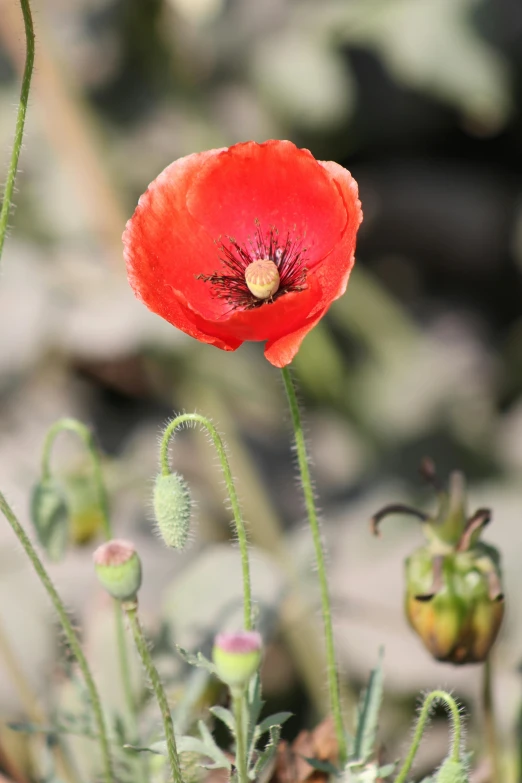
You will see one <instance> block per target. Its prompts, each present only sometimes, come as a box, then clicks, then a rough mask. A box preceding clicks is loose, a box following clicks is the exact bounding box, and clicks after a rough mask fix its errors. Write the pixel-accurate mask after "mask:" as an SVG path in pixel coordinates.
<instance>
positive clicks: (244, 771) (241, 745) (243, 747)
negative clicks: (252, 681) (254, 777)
mask: <svg viewBox="0 0 522 783" xmlns="http://www.w3.org/2000/svg"><path fill="white" fill-rule="evenodd" d="M231 695H232V708H233V711H234V720H235V724H236V736H235V740H236V762H235V763H236V770H237V783H248V760H247V732H248V725H247V722H246V721H247V712H246V709H245V707H246V704H245V698H246V690H245V688H238V689H237V690H234V689H232V690H231Z"/></svg>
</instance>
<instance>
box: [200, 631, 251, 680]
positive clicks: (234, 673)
mask: <svg viewBox="0 0 522 783" xmlns="http://www.w3.org/2000/svg"><path fill="white" fill-rule="evenodd" d="M262 647H263V641H262V639H261V634H259V633H257V632H256V631H240V632H238V633H220V634H218V635H217V636H216V638H215V641H214V648H213V650H212V659H213V661H214V664H215V667H216V674H217V676H218V677H219V679H220V680H222V681H223V682H224V683H225V684H226V685H228V686H229V687H231V688H237V687H243V686H245V685H246V684H247V683H248V681H249V680H250V678H251V677H252V675H253V674H255V673H256V671H257V670H258V668H259V664H260V663H261V651H262Z"/></svg>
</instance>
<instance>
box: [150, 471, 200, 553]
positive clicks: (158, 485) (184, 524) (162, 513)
mask: <svg viewBox="0 0 522 783" xmlns="http://www.w3.org/2000/svg"><path fill="white" fill-rule="evenodd" d="M153 502H154V516H155V517H156V522H157V523H158V529H159V532H160V533H161V537H162V538H163V540H164V542H165V543H166V545H167V546H169V547H173V548H174V549H183V547H184V546H185V544H186V543H187V538H188V534H189V530H190V516H191V513H192V497H191V494H190V488H189V486H188V484H187V482H186V481H185V479H184V478H183V476H181V475H180V474H179V473H168V474H167V475H163V474H159V475H158V476H157V478H156V482H155V484H154V500H153Z"/></svg>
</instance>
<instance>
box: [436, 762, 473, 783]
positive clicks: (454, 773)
mask: <svg viewBox="0 0 522 783" xmlns="http://www.w3.org/2000/svg"><path fill="white" fill-rule="evenodd" d="M468 781H469V776H468V773H467V770H466V768H465V766H464V764H463V763H462V762H461V761H453V760H452V759H446V761H445V762H444V764H443V765H442V767H441V768H440V769H439V771H438V772H437V777H436V778H435V783H468Z"/></svg>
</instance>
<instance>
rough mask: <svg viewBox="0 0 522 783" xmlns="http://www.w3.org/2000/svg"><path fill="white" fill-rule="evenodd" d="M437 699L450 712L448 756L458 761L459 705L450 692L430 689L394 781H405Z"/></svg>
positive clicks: (460, 730) (459, 736) (460, 726)
mask: <svg viewBox="0 0 522 783" xmlns="http://www.w3.org/2000/svg"><path fill="white" fill-rule="evenodd" d="M437 701H442V702H443V703H444V705H445V706H446V707H447V709H448V710H449V711H450V712H451V722H452V729H453V733H452V746H451V753H450V758H451V760H452V761H455V762H458V761H460V743H461V735H462V725H461V720H460V712H459V706H458V704H457V702H456V701H455V699H454V698H453V696H450V694H449V693H447V692H446V691H431V693H428V695H427V696H426V698H425V699H424V702H423V704H422V708H421V711H420V713H419V717H418V719H417V725H416V727H415V733H414V735H413V741H412V743H411V746H410V749H409V751H408V755H407V756H406V759H405V761H404V764H403V765H402V767H401V771H400V772H399V774H398V775H397V777H396V778H395V781H394V783H405V782H406V778H407V776H408V774H409V772H410V769H411V765H412V764H413V760H414V758H415V756H416V754H417V751H418V749H419V745H420V742H421V739H422V735H423V734H424V730H425V728H426V722H427V720H428V718H429V714H430V710H431V708H432V707H433V705H434V703H435V702H437Z"/></svg>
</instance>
